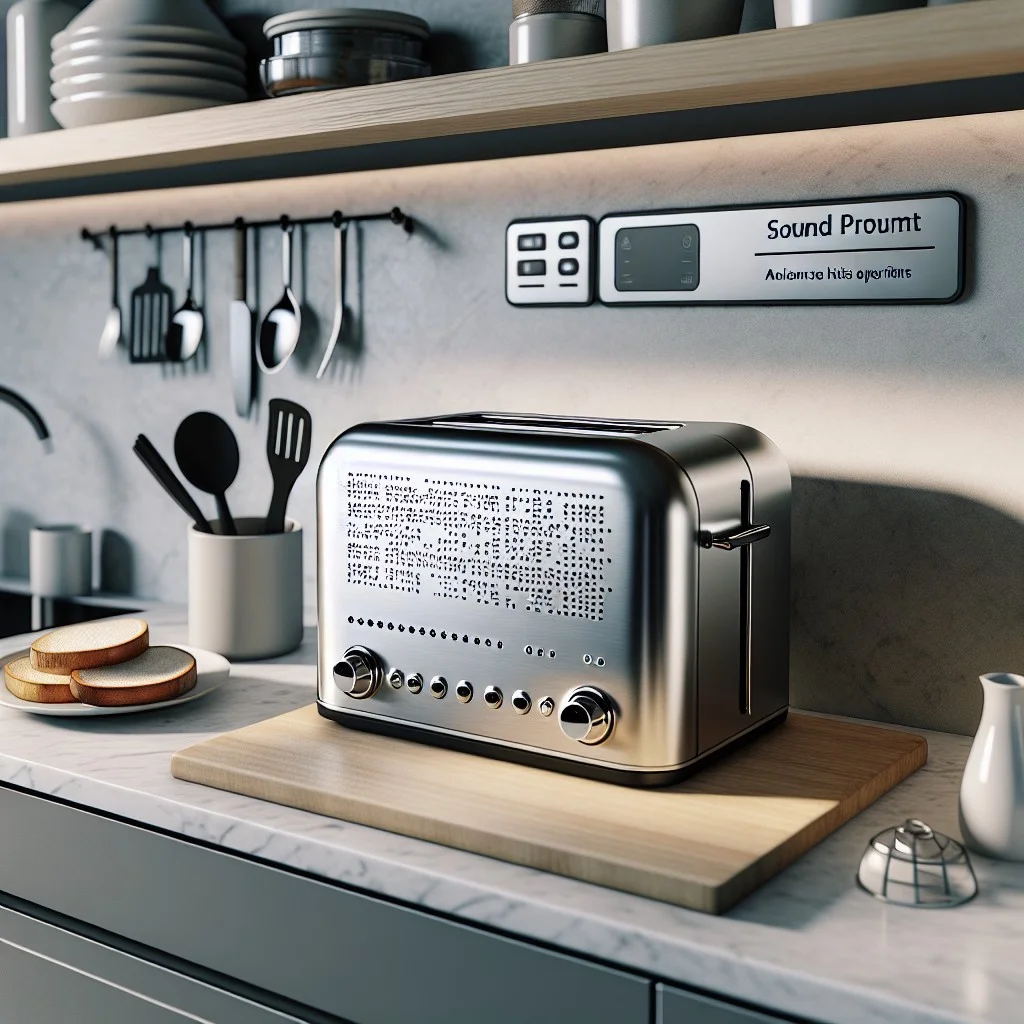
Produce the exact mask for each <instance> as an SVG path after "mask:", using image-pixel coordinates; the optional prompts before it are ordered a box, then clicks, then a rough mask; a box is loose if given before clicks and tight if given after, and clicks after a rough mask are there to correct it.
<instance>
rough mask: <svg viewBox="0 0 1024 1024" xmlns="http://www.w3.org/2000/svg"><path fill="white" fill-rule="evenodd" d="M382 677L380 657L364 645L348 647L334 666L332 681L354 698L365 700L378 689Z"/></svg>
mask: <svg viewBox="0 0 1024 1024" xmlns="http://www.w3.org/2000/svg"><path fill="white" fill-rule="evenodd" d="M383 679H384V670H383V669H382V668H381V665H380V659H378V657H377V655H376V654H374V653H373V652H372V651H368V650H367V649H366V648H365V647H350V648H349V649H348V650H347V651H346V652H345V656H344V657H343V658H342V659H341V661H339V662H338V664H337V665H335V666H334V681H335V682H336V683H337V684H338V686H340V687H341V688H342V689H343V690H344V691H345V694H346V695H347V696H349V697H352V698H354V699H355V700H366V699H367V698H368V697H372V696H373V695H374V694H375V693H376V692H377V691H378V690H379V689H380V684H381V683H382V682H383Z"/></svg>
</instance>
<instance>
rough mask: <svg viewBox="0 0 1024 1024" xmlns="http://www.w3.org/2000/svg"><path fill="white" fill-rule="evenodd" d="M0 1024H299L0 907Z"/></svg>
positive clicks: (191, 980)
mask: <svg viewBox="0 0 1024 1024" xmlns="http://www.w3.org/2000/svg"><path fill="white" fill-rule="evenodd" d="M0 1017H2V1019H3V1022H4V1024H42V1022H44V1021H45V1022H50V1021H62V1020H63V1021H69V1022H72V1021H73V1022H74V1024H139V1022H140V1021H145V1022H146V1024H185V1022H187V1021H190V1022H195V1021H204V1022H209V1024H301V1022H300V1021H299V1020H298V1019H297V1018H295V1017H291V1016H288V1015H286V1014H282V1013H277V1012H275V1011H273V1010H268V1009H265V1008H264V1007H261V1006H258V1005H257V1004H255V1003H253V1002H250V1001H249V1000H247V999H241V998H239V997H237V996H234V995H231V994H229V993H227V992H221V991H219V990H218V989H215V988H213V987H211V986H209V985H205V984H203V983H201V982H198V981H194V980H193V979H191V978H186V977H184V976H182V975H180V974H177V973H175V972H174V971H170V970H167V969H165V968H163V967H159V966H157V965H156V964H150V963H147V962H146V961H145V960H140V959H139V958H137V957H133V956H129V955H128V954H126V953H122V952H119V951H118V950H115V949H111V948H110V947H108V946H104V945H103V944H102V943H98V942H93V941H91V940H89V939H84V938H82V937H81V936H78V935H75V934H74V933H73V932H69V931H66V930H65V929H63V928H57V927H54V926H53V925H51V924H47V923H44V922H42V921H38V920H35V919H34V918H32V917H29V916H27V915H25V914H21V913H17V912H15V911H12V910H9V909H7V908H5V907H0Z"/></svg>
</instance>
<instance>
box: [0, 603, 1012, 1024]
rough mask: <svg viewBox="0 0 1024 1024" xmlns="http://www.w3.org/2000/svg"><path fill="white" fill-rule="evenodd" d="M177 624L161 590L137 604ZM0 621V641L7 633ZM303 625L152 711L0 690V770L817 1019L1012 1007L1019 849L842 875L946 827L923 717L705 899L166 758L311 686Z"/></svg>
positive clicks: (952, 772) (935, 758) (950, 770)
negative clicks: (767, 875)
mask: <svg viewBox="0 0 1024 1024" xmlns="http://www.w3.org/2000/svg"><path fill="white" fill-rule="evenodd" d="M147 618H148V619H149V621H150V623H151V627H152V635H153V638H154V642H156V643H174V642H184V641H185V634H186V630H185V626H184V625H183V618H184V616H183V613H182V611H181V610H180V609H178V610H175V609H156V610H151V611H148V612H147ZM26 645H27V644H26V638H24V637H21V638H17V637H15V638H11V639H8V640H3V641H0V653H3V652H11V651H13V650H16V649H18V648H20V647H24V646H26ZM313 666H314V633H313V631H312V630H308V631H307V638H306V642H305V643H304V645H303V647H302V648H301V649H300V650H299V651H297V652H295V653H294V654H293V655H290V656H288V657H286V658H282V659H280V660H278V661H272V662H265V663H262V664H259V665H239V666H236V667H235V669H234V672H233V675H232V678H231V680H230V681H229V683H228V684H227V685H226V686H225V687H224V688H223V689H221V690H219V691H217V692H216V693H214V694H212V695H210V696H209V697H206V698H203V699H202V700H199V701H196V702H195V703H193V704H187V705H183V706H181V707H178V708H174V709H171V710H170V711H163V712H160V711H156V712H148V713H145V714H139V715H126V716H121V717H111V718H91V719H82V720H77V721H73V720H69V719H57V718H43V717H39V716H32V715H27V714H24V713H21V712H18V711H13V710H9V709H5V708H0V782H4V783H8V784H10V785H13V786H19V787H21V788H24V789H27V790H32V791H36V792H40V793H46V794H50V795H52V796H57V797H60V798H61V799H64V800H67V801H70V802H73V803H76V804H80V805H82V806H84V807H88V808H92V809H94V810H97V811H101V812H109V813H113V814H117V815H119V816H122V817H125V818H129V819H133V820H135V821H138V822H140V823H143V824H148V825H154V826H158V827H159V828H162V829H166V830H168V831H170V832H174V833H178V834H180V835H182V836H184V837H188V838H194V839H201V840H204V841H206V842H210V843H214V844H217V845H219V846H221V847H222V848H224V849H226V850H234V851H240V852H243V853H246V854H251V855H254V856H256V857H260V858H262V859H264V860H266V861H269V862H273V863H278V864H282V865H287V866H288V867H291V868H295V869H298V870H301V871H305V872H309V873H312V874H314V875H317V876H320V877H323V878H327V879H333V880H336V881H338V882H342V883H344V884H346V885H350V886H353V887H356V888H358V889H360V890H363V891H365V892H369V893H377V894H381V895H385V896H387V897H390V898H393V899H397V900H401V901H404V902H406V903H409V904H414V905H417V906H421V907H423V908H424V909H427V910H434V911H441V912H444V913H446V914H451V915H454V916H456V917H459V918H462V919H464V920H466V921H467V922H480V923H484V924H487V925H490V926H493V927H495V928H498V929H500V930H502V931H504V932H506V933H508V934H512V935H518V936H523V937H526V938H529V939H538V940H543V941H544V942H546V943H551V944H553V945H555V946H558V947H561V948H563V949H566V950H568V951H576V952H581V953H585V954H589V955H592V956H595V957H598V958H600V959H602V960H604V961H606V962H610V963H614V964H618V965H621V966H622V967H625V968H633V969H636V970H639V971H642V972H644V973H646V974H650V975H653V976H656V977H658V978H661V979H664V980H668V981H676V982H679V983H681V984H684V985H688V986H691V987H694V988H697V989H701V990H704V991H707V992H713V993H717V994H721V995H725V996H727V997H729V998H732V999H735V1000H740V1001H745V1002H749V1003H751V1004H754V1005H757V1006H761V1007H764V1008H766V1009H769V1010H775V1011H779V1012H782V1013H788V1014H792V1015H795V1016H800V1017H805V1018H809V1019H813V1020H817V1021H822V1022H828V1024H875V1022H877V1021H880V1020H899V1021H900V1024H926V1022H927V1024H936V1022H943V1024H947V1022H966V1021H972V1022H974V1021H993V1022H1004V1021H1005V1022H1011V1021H1020V1020H1022V1019H1024V1009H1022V1002H1024V865H1009V864H998V863H995V862H992V861H986V860H984V859H982V858H980V857H976V858H974V862H975V869H976V871H977V874H978V880H979V883H980V886H981V892H980V895H979V896H978V897H977V898H976V899H975V900H974V901H973V902H972V903H970V904H968V905H966V906H964V907H961V908H958V909H956V910H947V911H935V910H909V909H904V908H898V907H890V906H886V905H884V904H882V903H880V902H878V901H876V900H873V899H871V898H870V897H868V896H867V895H865V894H864V893H862V892H861V891H860V890H859V889H858V888H857V887H856V885H855V884H854V875H855V872H856V867H857V863H858V861H859V858H860V855H861V853H862V851H863V849H864V845H865V844H866V842H867V840H868V839H869V838H870V837H871V836H872V835H873V834H874V833H875V832H878V831H880V830H881V829H882V828H885V827H886V826H889V825H893V824H896V823H898V822H900V821H902V820H903V819H905V818H907V817H919V818H923V819H924V820H925V821H927V822H929V824H931V825H932V826H934V827H935V828H936V829H939V830H941V831H944V832H947V833H949V834H952V835H958V834H959V833H958V829H957V823H956V817H957V815H956V794H957V788H958V786H959V780H960V774H961V771H962V769H963V764H964V762H965V760H966V758H967V753H968V749H969V746H970V741H969V739H967V738H965V737H962V736H951V735H946V734H943V733H926V734H925V735H927V737H928V741H929V745H930V757H929V762H928V765H927V766H926V767H925V768H924V769H922V770H921V771H920V772H918V773H917V774H916V775H915V776H913V777H912V778H911V779H909V780H908V781H907V782H905V783H903V784H902V785H901V786H899V787H898V788H897V789H896V790H894V791H893V792H892V793H890V794H888V795H887V796H885V797H884V798H883V799H882V800H880V801H879V802H878V803H876V804H875V805H874V806H873V807H871V808H869V809H868V810H867V811H865V812H864V813H863V814H861V815H860V816H859V817H857V818H855V819H854V820H853V821H852V822H850V823H849V824H847V825H846V826H844V827H843V828H842V829H840V830H839V831H838V832H837V833H835V834H834V835H833V836H831V837H830V838H828V839H827V840H825V842H823V843H822V844H821V845H820V846H818V847H817V848H815V849H814V850H812V851H811V852H810V853H809V854H808V855H807V856H805V857H804V858H802V859H801V860H800V861H798V862H797V863H796V864H795V865H793V866H792V867H790V868H789V869H788V870H786V871H784V872H783V873H782V874H781V875H780V876H779V877H777V878H776V879H774V880H773V881H772V882H769V883H768V884H767V885H765V886H764V887H763V888H761V889H760V890H759V891H758V892H756V893H754V894H753V895H752V896H750V897H749V898H748V899H747V900H745V901H744V902H743V903H741V904H740V905H739V906H738V907H736V908H735V909H734V910H733V911H732V912H730V913H729V914H727V915H725V916H723V917H712V916H709V915H705V914H699V913H695V912H693V911H688V910H683V909H681V908H678V907H673V906H670V905H668V904H664V903H658V902H655V901H653V900H648V899H642V898H639V897H636V896H630V895H627V894H625V893H620V892H615V891H613V890H609V889H603V888H600V887H597V886H593V885H588V884H585V883H582V882H576V881H573V880H572V879H567V878H561V877H558V876H556V875H550V874H547V873H545V872H541V871H535V870H532V869H528V868H522V867H517V866H515V865H512V864H506V863H503V862H500V861H496V860H491V859H489V858H486V857H480V856H476V855H474V854H469V853H464V852H462V851H459V850H452V849H448V848H446V847H443V846H437V845H434V844H431V843H426V842H422V841H420V840H416V839H409V838H406V837H403V836H400V835H394V834H392V833H388V832H381V831H377V830H375V829H371V828H366V827H364V826H361V825H353V824H349V823H346V822H342V821H335V820H332V819H329V818H323V817H319V816H317V815H314V814H309V813H306V812H304V811H297V810H292V809H290V808H286V807H279V806H276V805H274V804H269V803H264V802H262V801H259V800H252V799H249V798H245V797H240V796H234V795H232V794H230V793H223V792H220V791H218V790H213V789H207V788H205V787H202V786H197V785H193V784H191V783H187V782H180V781H178V780H176V779H174V778H172V777H171V774H170V758H171V754H172V753H174V751H176V750H180V749H182V748H183V747H186V746H189V745H190V744H192V743H195V742H197V741H199V740H201V739H205V738H207V737H209V736H213V735H216V734H218V733H221V732H225V731H228V730H230V729H237V728H241V727H242V726H245V725H249V724H251V723H253V722H257V721H261V720H263V719H267V718H270V717H273V716H274V715H278V714H283V713H285V712H287V711H292V710H294V709H296V708H299V707H302V706H304V705H306V704H309V703H311V702H312V701H313V700H314V699H315V669H314V667H313Z"/></svg>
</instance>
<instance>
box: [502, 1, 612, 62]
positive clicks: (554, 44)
mask: <svg viewBox="0 0 1024 1024" xmlns="http://www.w3.org/2000/svg"><path fill="white" fill-rule="evenodd" d="M512 14H513V20H512V24H511V25H510V26H509V30H508V62H509V64H532V63H534V62H535V61H540V60H556V59H559V58H562V57H583V56H585V55H586V54H589V53H604V52H605V51H606V50H607V49H608V30H607V27H606V26H605V21H604V5H603V0H514V2H513V7H512Z"/></svg>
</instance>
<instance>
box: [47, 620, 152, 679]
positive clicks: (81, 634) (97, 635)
mask: <svg viewBox="0 0 1024 1024" xmlns="http://www.w3.org/2000/svg"><path fill="white" fill-rule="evenodd" d="M148 647H149V624H148V623H147V622H146V621H145V620H144V619H114V620H112V621H110V622H85V623H82V624H81V625H78V626H64V627H62V628H61V629H55V630H54V631H53V632H52V633H47V634H46V635H45V636H41V637H40V638H39V639H38V640H36V642H35V643H34V644H33V645H32V650H31V652H30V654H29V657H30V658H31V659H32V667H33V668H34V669H37V670H38V671H40V672H50V673H52V674H54V675H58V676H69V675H71V673H72V672H74V671H75V669H81V668H101V667H102V666H104V665H119V664H120V663H121V662H122V661H130V660H131V659H132V658H137V657H138V656H139V655H140V654H142V653H143V651H145V650H146V649H147V648H148Z"/></svg>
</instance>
